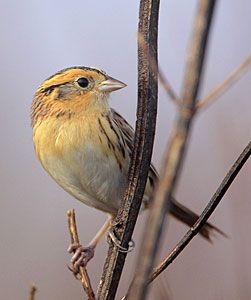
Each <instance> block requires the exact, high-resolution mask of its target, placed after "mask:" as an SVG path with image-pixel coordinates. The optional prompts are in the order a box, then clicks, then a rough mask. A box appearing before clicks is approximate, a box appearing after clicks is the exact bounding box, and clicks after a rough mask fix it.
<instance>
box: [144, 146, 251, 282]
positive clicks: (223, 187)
mask: <svg viewBox="0 0 251 300" xmlns="http://www.w3.org/2000/svg"><path fill="white" fill-rule="evenodd" d="M250 155H251V142H249V144H248V145H247V146H246V148H245V149H244V150H243V151H242V153H241V154H240V156H239V157H238V159H237V160H236V162H235V163H234V164H233V166H232V167H231V169H230V170H229V172H228V173H227V175H226V176H225V178H224V179H223V181H222V182H221V184H220V186H219V187H218V189H217V191H216V192H215V194H214V195H213V197H212V198H211V200H210V201H209V203H208V205H207V206H206V208H205V209H204V211H203V212H202V214H201V215H200V217H199V219H198V220H197V221H196V223H195V224H194V225H193V227H191V228H190V229H189V230H188V231H187V233H186V234H185V235H184V237H183V238H182V239H181V240H180V242H179V243H178V244H177V245H176V246H175V247H174V248H173V250H172V251H171V253H170V254H169V255H168V256H167V257H166V258H165V259H164V260H163V261H162V262H161V263H160V264H159V265H158V267H156V268H155V270H154V272H153V274H152V275H151V277H150V279H149V281H148V284H149V283H151V282H152V281H153V280H154V279H155V278H157V277H158V276H159V275H160V274H161V273H162V272H163V271H164V270H165V269H166V268H167V267H168V266H169V265H170V264H171V263H172V262H173V261H174V259H175V258H176V257H177V256H178V255H179V254H180V253H181V252H182V251H183V250H184V248H185V247H186V246H187V245H188V244H189V243H190V241H191V240H192V239H193V238H194V237H195V236H196V234H197V233H198V232H199V231H200V229H201V228H202V227H203V226H204V225H205V224H206V222H207V220H208V219H209V217H210V216H211V214H212V213H213V212H214V210H215V209H216V207H217V206H218V204H219V203H220V201H221V199H222V198H223V196H224V195H225V193H226V192H227V190H228V189H229V187H230V186H231V184H232V182H233V181H234V179H235V178H236V176H237V175H238V173H239V172H240V170H241V168H242V167H243V166H244V164H245V163H246V162H247V160H248V159H249V157H250Z"/></svg>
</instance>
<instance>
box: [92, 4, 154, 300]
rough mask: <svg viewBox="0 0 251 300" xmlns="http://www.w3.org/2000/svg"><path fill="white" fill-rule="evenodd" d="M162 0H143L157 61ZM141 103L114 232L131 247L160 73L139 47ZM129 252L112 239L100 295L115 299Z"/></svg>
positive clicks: (143, 26)
mask: <svg viewBox="0 0 251 300" xmlns="http://www.w3.org/2000/svg"><path fill="white" fill-rule="evenodd" d="M158 15H159V0H141V3H140V17H139V32H140V33H142V35H143V37H144V40H145V41H146V43H147V45H148V48H150V49H151V53H152V54H153V56H154V59H155V60H156V61H157V34H158ZM138 57H139V62H138V107H137V122H136V132H135V137H134V147H133V151H132V155H131V162H130V168H129V183H128V188H127V190H126V193H125V197H124V199H123V201H122V204H121V207H120V209H119V212H118V214H117V217H116V219H115V222H114V223H113V227H112V230H113V232H114V235H115V236H116V237H117V238H118V239H119V240H120V241H121V246H122V247H124V248H126V249H127V248H128V244H129V242H130V241H131V237H132V233H133V230H134V227H135V224H136V220H137V217H138V213H139V209H140V206H141V201H142V197H143V194H144V190H145V185H146V181H147V177H148V171H149V167H150V162H151V156H152V148H153V141H154V135H155V125H156V115H157V97H158V80H157V78H158V73H157V72H156V71H154V70H152V69H151V68H150V67H149V61H148V58H147V55H146V53H145V51H143V49H142V47H140V46H139V49H138ZM126 255H127V253H122V252H120V251H119V249H118V247H117V246H116V245H115V244H114V243H112V242H111V241H110V246H109V250H108V255H107V258H106V262H105V265H104V270H103V274H102V278H101V282H100V285H99V288H98V299H100V300H106V299H109V300H112V299H115V294H116V291H117V287H118V284H119V280H120V276H121V273H122V270H123V266H124V262H125V258H126Z"/></svg>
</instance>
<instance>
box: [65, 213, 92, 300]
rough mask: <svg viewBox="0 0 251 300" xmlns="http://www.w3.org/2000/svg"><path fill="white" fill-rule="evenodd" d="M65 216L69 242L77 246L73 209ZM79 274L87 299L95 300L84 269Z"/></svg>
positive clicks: (77, 239)
mask: <svg viewBox="0 0 251 300" xmlns="http://www.w3.org/2000/svg"><path fill="white" fill-rule="evenodd" d="M67 216H68V226H69V231H70V236H71V242H72V243H74V244H78V245H79V244H80V243H79V238H78V232H77V225H76V219H75V211H74V209H73V208H72V209H70V210H68V212H67ZM79 274H80V281H81V283H82V287H83V288H84V291H85V293H86V295H87V296H88V299H89V300H95V295H94V292H93V289H92V286H91V282H90V278H89V276H88V273H87V270H86V268H85V267H80V268H79Z"/></svg>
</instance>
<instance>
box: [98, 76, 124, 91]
mask: <svg viewBox="0 0 251 300" xmlns="http://www.w3.org/2000/svg"><path fill="white" fill-rule="evenodd" d="M124 87H126V84H125V83H123V82H122V81H119V80H117V79H114V78H112V77H108V78H107V79H106V80H104V81H102V82H101V83H100V84H99V86H98V87H97V89H98V90H99V91H100V92H108V93H110V92H113V91H116V90H119V89H122V88H124Z"/></svg>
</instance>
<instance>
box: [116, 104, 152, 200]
mask: <svg viewBox="0 0 251 300" xmlns="http://www.w3.org/2000/svg"><path fill="white" fill-rule="evenodd" d="M111 112H112V115H113V120H114V122H115V123H116V125H117V126H118V127H119V129H120V130H121V131H122V134H123V137H124V140H125V144H126V146H127V148H128V152H129V155H130V157H131V154H132V148H133V140H134V129H133V128H132V126H131V125H130V124H129V123H128V122H127V121H126V120H125V119H124V118H123V117H122V116H121V115H120V114H119V113H117V112H116V111H115V110H114V109H111ZM157 180H158V172H157V170H156V169H155V167H154V166H153V164H151V165H150V169H149V174H148V180H147V185H146V190H145V196H147V197H149V198H151V196H152V193H153V189H154V186H155V184H156V183H157ZM145 204H146V203H145Z"/></svg>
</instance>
